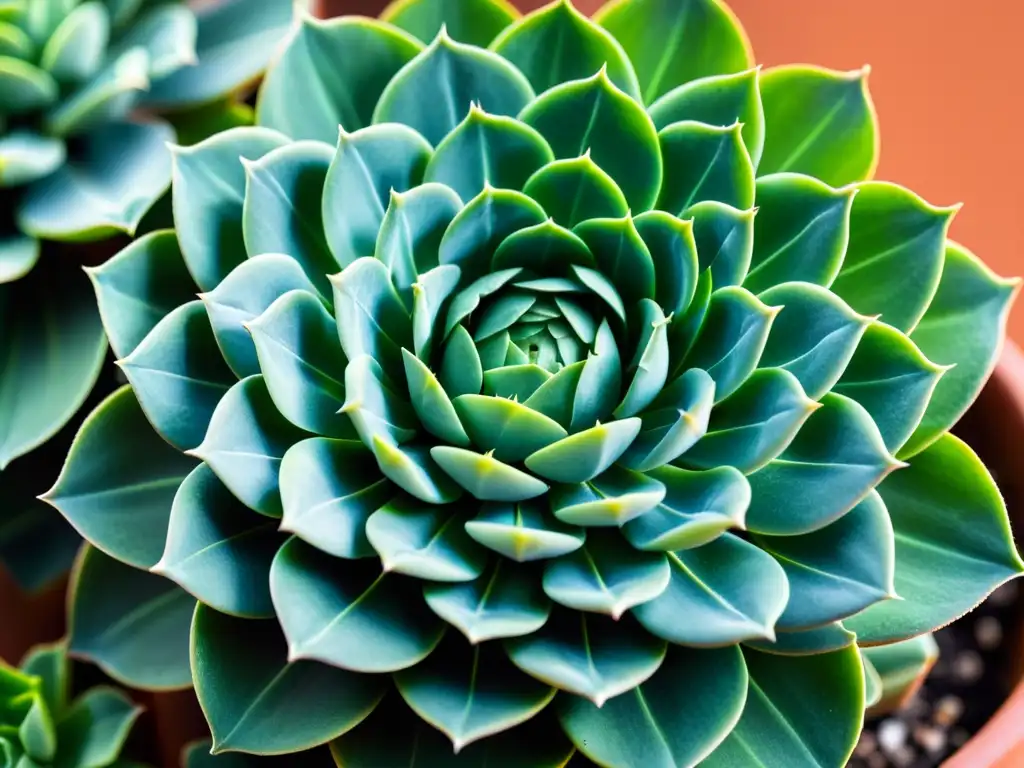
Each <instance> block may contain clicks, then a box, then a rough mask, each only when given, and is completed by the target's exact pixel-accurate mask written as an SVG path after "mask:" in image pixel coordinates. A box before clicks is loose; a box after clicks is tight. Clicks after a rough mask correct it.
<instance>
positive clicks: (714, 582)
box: [633, 534, 789, 647]
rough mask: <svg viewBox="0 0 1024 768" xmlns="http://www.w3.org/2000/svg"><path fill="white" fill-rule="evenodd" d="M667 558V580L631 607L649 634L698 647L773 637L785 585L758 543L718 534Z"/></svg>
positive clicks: (785, 593) (781, 573)
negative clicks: (656, 592) (647, 598)
mask: <svg viewBox="0 0 1024 768" xmlns="http://www.w3.org/2000/svg"><path fill="white" fill-rule="evenodd" d="M667 563H668V566H669V568H670V580H669V583H668V586H667V587H666V588H665V590H664V591H663V592H662V593H661V594H660V595H658V596H657V597H655V598H654V599H653V600H651V601H650V602H646V603H643V604H642V605H638V606H637V607H636V608H634V609H633V615H635V616H636V617H637V619H638V620H639V621H640V623H641V624H643V625H644V627H646V628H647V630H648V631H650V632H651V633H652V634H654V635H657V636H658V637H662V638H664V639H666V640H668V641H669V642H673V643H679V644H682V645H692V646H703V647H715V646H723V645H732V644H733V643H738V642H741V641H743V640H747V639H756V638H767V639H772V638H773V637H774V633H775V630H774V627H775V622H776V621H777V620H778V618H779V616H780V615H781V614H782V611H783V609H784V608H785V607H786V601H787V599H788V598H789V585H788V584H787V583H786V574H785V572H784V571H783V570H782V568H781V567H780V566H779V565H778V563H776V562H775V560H773V559H772V558H771V557H770V556H769V555H767V554H765V553H764V552H762V551H761V550H760V549H759V548H758V547H755V546H754V545H753V544H750V543H748V542H746V541H744V540H743V539H740V538H738V537H736V536H733V535H731V534H723V535H722V536H720V537H719V538H717V539H715V540H714V541H712V542H710V543H708V544H705V545H704V546H702V547H697V548H695V549H687V550H683V551H680V552H675V553H670V554H669V555H668V557H667ZM680 616H686V617H687V620H686V621H685V622H681V621H680V620H679V617H680Z"/></svg>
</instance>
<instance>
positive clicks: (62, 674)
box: [0, 645, 142, 768]
mask: <svg viewBox="0 0 1024 768" xmlns="http://www.w3.org/2000/svg"><path fill="white" fill-rule="evenodd" d="M68 666H69V665H68V659H67V654H66V652H65V650H64V648H63V647H62V646H59V645H56V646H40V647H37V648H35V649H33V650H32V651H31V652H30V653H29V654H28V656H26V658H25V661H24V662H23V663H22V665H21V669H17V668H15V667H12V666H9V665H7V664H5V663H4V662H2V661H0V767H2V768H44V767H46V766H52V768H105V767H106V766H115V767H116V768H132V766H135V765H136V764H135V763H130V762H128V761H125V760H121V759H119V755H120V752H121V748H122V747H123V746H124V742H125V739H127V738H128V733H129V732H130V731H131V729H132V725H133V724H134V723H135V720H136V718H138V716H139V714H140V713H141V711H142V710H141V709H140V708H139V707H137V706H136V705H135V704H133V703H132V702H131V701H130V700H129V699H128V697H126V696H125V695H124V694H123V693H121V692H120V691H118V690H116V689H114V688H111V687H109V686H97V687H95V688H91V689H89V690H87V691H85V692H84V693H82V694H81V695H80V696H78V697H77V698H76V699H74V700H73V701H71V700H70V697H71V680H70V672H69V669H68Z"/></svg>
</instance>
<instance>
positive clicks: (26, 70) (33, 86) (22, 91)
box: [0, 2, 60, 115]
mask: <svg viewBox="0 0 1024 768" xmlns="http://www.w3.org/2000/svg"><path fill="white" fill-rule="evenodd" d="M42 4H43V3H39V2H37V3H36V5H42ZM0 92H3V94H4V114H7V115H18V114H24V113H26V112H35V111H36V110H39V109H43V108H44V107H48V106H50V105H51V104H53V103H54V102H55V101H57V99H58V97H59V95H60V90H59V87H58V85H57V81H56V80H54V79H53V77H52V76H51V75H50V73H49V72H47V71H46V70H44V69H40V68H39V67H37V66H35V65H33V64H30V63H29V62H27V61H23V60H21V59H17V58H14V57H13V56H0Z"/></svg>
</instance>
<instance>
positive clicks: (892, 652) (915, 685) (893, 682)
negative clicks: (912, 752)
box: [861, 635, 939, 713]
mask: <svg viewBox="0 0 1024 768" xmlns="http://www.w3.org/2000/svg"><path fill="white" fill-rule="evenodd" d="M861 655H862V656H863V658H864V667H865V670H864V671H865V679H867V678H868V676H869V675H870V673H871V672H874V673H875V675H876V676H877V678H878V685H879V688H880V690H879V691H878V698H877V700H876V701H874V702H873V703H872V710H873V711H872V713H874V712H885V711H886V710H889V709H893V708H899V707H901V706H903V705H904V703H906V702H908V701H909V700H910V698H911V697H912V696H913V695H914V694H915V693H916V692H917V691H918V689H919V688H920V687H921V683H923V682H924V680H925V678H926V677H927V676H928V673H929V672H931V669H932V667H933V666H934V664H935V662H936V661H938V658H939V645H938V643H936V642H935V638H934V637H932V636H931V635H919V636H918V637H915V638H912V639H910V640H904V641H902V642H899V643H892V644H890V645H881V646H877V647H874V648H862V649H861Z"/></svg>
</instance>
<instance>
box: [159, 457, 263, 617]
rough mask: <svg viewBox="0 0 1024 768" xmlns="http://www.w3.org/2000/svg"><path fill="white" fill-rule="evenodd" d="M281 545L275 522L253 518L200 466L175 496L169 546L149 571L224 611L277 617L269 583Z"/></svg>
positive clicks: (249, 615) (203, 466)
mask: <svg viewBox="0 0 1024 768" xmlns="http://www.w3.org/2000/svg"><path fill="white" fill-rule="evenodd" d="M280 543H281V536H280V535H279V534H278V533H277V525H276V523H275V522H274V521H270V520H267V519H266V518H263V517H260V516H259V515H254V514H253V513H252V512H251V511H250V510H249V509H247V508H246V507H245V506H243V505H242V504H241V503H240V502H239V501H237V500H236V499H235V498H234V496H232V495H231V492H230V491H228V489H227V488H225V487H224V485H223V483H221V482H220V480H218V479H217V476H216V475H215V474H213V471H212V470H211V469H210V468H209V467H207V466H206V465H205V464H200V465H199V466H198V467H196V468H195V469H194V470H193V471H192V473H191V474H190V475H189V476H188V477H187V478H185V480H184V482H182V484H181V486H180V487H179V488H178V492H177V493H176V494H175V496H174V505H173V506H172V507H171V519H170V524H169V527H168V531H167V546H166V548H165V549H164V554H163V557H161V558H160V562H158V563H157V564H156V565H154V566H153V567H152V568H151V569H150V570H151V571H152V572H153V573H157V574H159V575H161V576H166V577H167V578H169V579H171V580H172V581H174V582H176V583H177V584H178V585H180V586H181V587H182V588H183V589H185V590H186V591H188V592H190V593H191V594H193V595H195V597H196V598H197V599H199V600H201V601H202V602H203V603H205V604H206V605H208V606H210V607H211V608H214V609H216V610H218V611H221V612H222V613H228V614H231V615H232V616H240V617H242V618H267V617H270V616H273V615H274V608H273V606H272V605H271V603H270V589H269V587H268V585H267V581H268V577H269V574H270V562H271V560H273V559H274V553H275V552H276V551H277V548H278V546H279V545H280Z"/></svg>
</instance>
